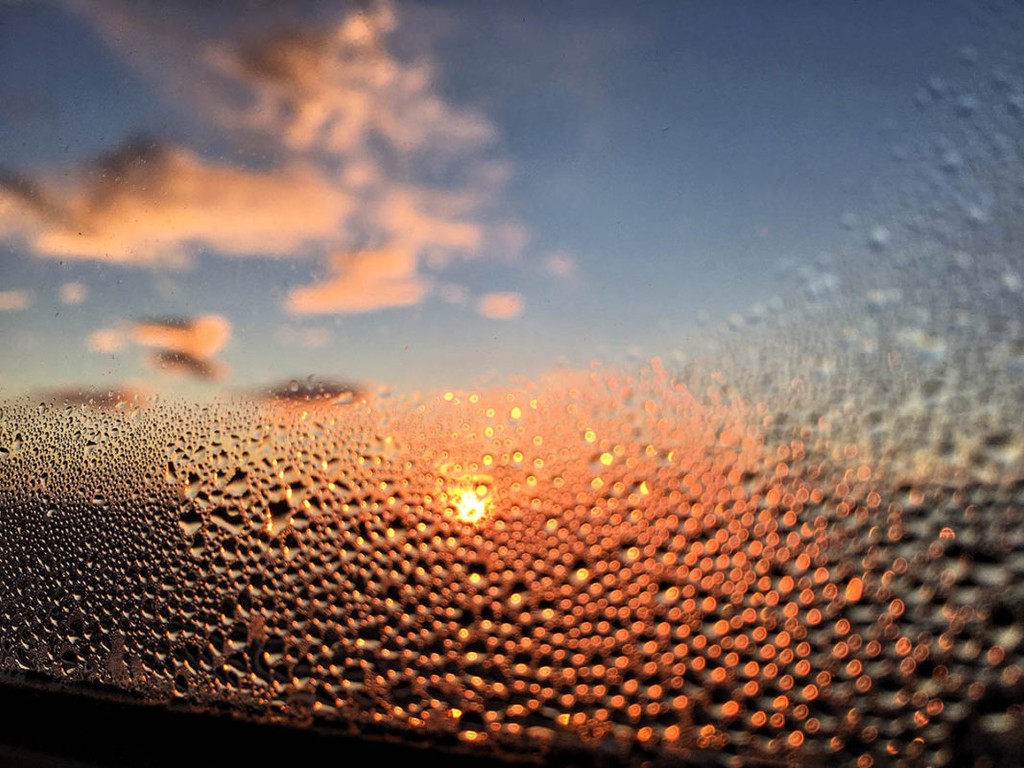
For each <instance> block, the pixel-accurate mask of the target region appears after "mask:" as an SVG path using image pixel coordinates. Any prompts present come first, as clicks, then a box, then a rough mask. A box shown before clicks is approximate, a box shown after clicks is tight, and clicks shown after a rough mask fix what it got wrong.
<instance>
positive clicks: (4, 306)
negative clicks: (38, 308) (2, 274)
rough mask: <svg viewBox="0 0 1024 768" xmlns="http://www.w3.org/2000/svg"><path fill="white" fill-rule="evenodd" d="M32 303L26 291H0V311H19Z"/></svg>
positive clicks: (30, 296)
mask: <svg viewBox="0 0 1024 768" xmlns="http://www.w3.org/2000/svg"><path fill="white" fill-rule="evenodd" d="M31 305H32V295H31V294H30V293H29V292H28V291H0V312H21V311H22V310H24V309H28V308H29V307H30V306H31Z"/></svg>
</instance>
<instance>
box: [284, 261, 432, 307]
mask: <svg viewBox="0 0 1024 768" xmlns="http://www.w3.org/2000/svg"><path fill="white" fill-rule="evenodd" d="M330 269H331V271H332V273H333V275H332V276H331V277H329V278H328V279H326V280H324V281H322V282H319V283H314V284H312V285H308V286H303V287H300V288H296V289H294V290H293V291H292V292H291V293H290V294H289V295H288V301H287V308H288V310H289V311H291V312H294V313H296V314H318V313H336V314H353V313H358V312H372V311H376V310H379V309H386V308H388V307H407V306H410V305H413V304H418V303H419V302H420V301H422V300H423V297H424V296H425V295H426V291H427V284H426V282H425V281H424V279H423V278H422V277H421V276H420V275H418V274H417V271H416V256H415V253H413V252H412V251H410V250H408V249H386V250H380V251H354V252H350V253H339V254H336V255H334V256H333V257H332V258H331V261H330Z"/></svg>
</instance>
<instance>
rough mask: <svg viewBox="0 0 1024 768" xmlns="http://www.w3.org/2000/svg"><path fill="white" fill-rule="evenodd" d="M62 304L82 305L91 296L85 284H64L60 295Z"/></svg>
mask: <svg viewBox="0 0 1024 768" xmlns="http://www.w3.org/2000/svg"><path fill="white" fill-rule="evenodd" d="M58 295H59V296H60V302H61V304H81V303H82V302H83V301H85V300H86V298H87V297H88V296H89V289H88V288H87V287H86V286H85V284H84V283H64V284H63V285H62V286H61V287H60V291H59V293H58Z"/></svg>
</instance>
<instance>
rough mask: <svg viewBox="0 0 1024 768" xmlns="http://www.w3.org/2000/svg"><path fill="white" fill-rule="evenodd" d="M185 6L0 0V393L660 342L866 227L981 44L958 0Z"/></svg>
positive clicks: (595, 354) (498, 370) (584, 357)
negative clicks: (938, 102) (955, 76)
mask: <svg viewBox="0 0 1024 768" xmlns="http://www.w3.org/2000/svg"><path fill="white" fill-rule="evenodd" d="M210 5H211V6H215V7H208V5H207V4H204V3H199V2H184V1H182V2H177V3H158V2H155V1H153V2H149V1H146V2H127V0H125V1H123V2H119V1H116V0H104V1H101V2H94V3H87V2H76V1H75V0H52V1H47V2H20V3H4V4H0V105H2V107H0V394H3V395H15V394H21V393H24V392H26V391H38V390H46V389H50V390H53V389H62V390H66V389H73V388H76V387H77V388H90V389H98V390H103V389H110V388H127V389H133V390H138V391H170V392H184V393H189V394H192V393H207V394H209V393H214V392H219V391H224V390H232V391H244V390H260V389H261V388H264V389H265V388H267V387H276V386H277V385H278V384H279V383H280V382H281V381H287V380H288V379H290V378H296V379H302V378H304V377H307V376H310V375H313V376H318V377H323V378H327V379H340V380H344V381H350V382H351V381H356V382H361V383H365V384H366V385H368V386H381V387H386V388H389V389H391V390H393V391H415V390H421V389H435V388H442V387H472V386H478V385H483V384H487V383H493V382H500V381H503V380H504V379H506V378H507V377H508V376H509V375H526V376H534V375H538V374H539V373H540V372H542V371H545V370H547V369H550V368H552V367H555V366H563V365H572V366H578V365H584V364H586V363H587V362H588V361H590V360H592V359H595V358H603V359H610V360H612V361H617V360H622V359H633V358H641V359H642V358H645V357H650V356H652V355H659V356H663V357H665V358H666V359H668V360H682V359H685V357H686V356H687V354H688V350H690V349H692V348H693V346H694V345H695V344H698V343H699V342H700V340H701V339H702V338H703V337H704V336H705V335H706V334H707V333H708V329H709V328H715V327H718V326H721V325H723V324H727V323H728V321H729V319H730V318H736V317H738V316H740V317H742V316H744V315H748V314H750V313H754V314H757V313H759V312H760V313H762V314H763V312H765V311H771V308H772V307H773V306H775V305H774V304H773V303H772V300H773V297H776V296H786V295H788V294H791V293H793V292H795V291H799V290H800V289H801V287H802V286H801V285H800V280H801V279H807V275H809V274H813V270H814V265H815V264H818V263H820V261H821V259H822V258H823V257H824V256H827V255H829V254H834V253H836V252H837V251H839V250H841V249H850V248H852V249H854V250H855V249H856V248H858V247H867V244H868V240H869V236H870V232H871V231H872V229H871V228H872V226H873V222H872V221H871V220H870V214H869V212H870V211H872V210H874V208H873V206H875V205H876V204H877V201H878V200H879V199H880V197H884V193H885V190H886V188H887V185H888V184H889V183H890V181H891V179H892V177H893V175H894V174H898V173H899V170H898V169H897V168H896V167H895V165H896V164H895V163H894V157H896V156H898V155H899V148H900V146H901V145H903V144H905V143H907V142H910V141H912V140H913V139H914V137H915V136H917V135H919V134H921V133H922V132H924V131H927V130H929V129H930V128H929V126H928V125H927V119H926V116H924V115H923V114H922V111H921V110H920V109H919V108H918V105H917V104H916V103H915V98H914V97H915V93H919V92H920V89H921V88H922V87H927V84H928V83H929V82H932V81H934V78H936V77H938V76H939V75H941V74H942V73H944V72H947V71H949V70H950V69H951V68H954V67H955V66H957V61H958V57H959V58H962V57H964V56H965V55H969V54H965V51H966V52H970V51H972V50H975V48H976V47H977V46H979V45H983V44H984V43H985V40H986V35H987V34H988V31H987V30H986V28H985V24H984V19H979V18H978V14H976V13H975V12H974V11H973V9H972V8H973V7H972V4H970V3H962V4H957V3H939V4H936V3H931V2H928V3H923V2H909V3H898V4H897V3H890V2H881V1H880V0H872V1H867V2H857V3H845V4H837V3H820V2H799V1H797V0H792V1H787V2H777V3H763V2H731V3H716V2H667V3H650V4H643V5H642V6H635V5H633V4H628V3H619V2H603V3H601V2H595V3H587V4H585V5H584V4H581V3H564V4H553V3H542V2H536V3H531V2H524V3H499V2H481V3H471V4H470V3H455V2H451V3H446V2H431V3H425V2H424V3H415V2H402V3H399V2H396V3H359V4H352V3H337V2H330V3H328V2H304V3H295V4H277V3H271V2H263V1H262V0H251V1H250V2H232V3H222V4H210ZM281 6H287V8H282V7H281ZM851 221H858V222H860V224H859V225H858V226H855V227H852V228H851V227H850V226H849V224H850V222H851ZM844 222H845V223H846V226H844ZM801 275H802V276H803V277H802V278H801V277H799V276H801ZM766 308H767V309H766ZM733 324H735V322H734V323H733Z"/></svg>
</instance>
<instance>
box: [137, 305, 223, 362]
mask: <svg viewBox="0 0 1024 768" xmlns="http://www.w3.org/2000/svg"><path fill="white" fill-rule="evenodd" d="M131 337H132V340H133V341H134V342H135V343H136V344H140V345H142V346H144V347H151V348H153V349H158V350H163V351H166V352H176V353H180V354H184V355H188V356H189V357H193V358H196V359H198V360H209V359H211V358H212V357H213V356H214V355H215V354H217V352H219V351H220V350H221V348H222V347H223V346H224V345H225V344H226V343H227V341H228V339H230V338H231V323H230V322H228V319H227V318H226V317H223V316H221V315H201V316H199V317H193V318H181V319H177V318H175V319H170V320H146V321H141V322H137V323H133V324H132V326H131Z"/></svg>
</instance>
